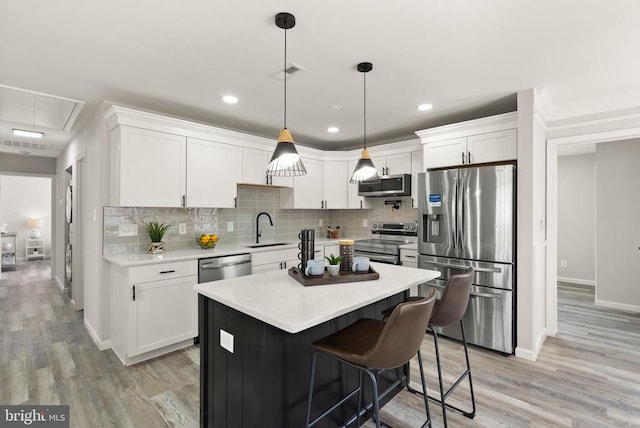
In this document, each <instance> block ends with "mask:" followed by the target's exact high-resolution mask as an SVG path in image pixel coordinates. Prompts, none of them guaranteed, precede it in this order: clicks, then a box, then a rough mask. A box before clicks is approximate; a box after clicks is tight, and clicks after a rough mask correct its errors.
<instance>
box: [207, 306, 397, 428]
mask: <svg viewBox="0 0 640 428" xmlns="http://www.w3.org/2000/svg"><path fill="white" fill-rule="evenodd" d="M403 298H404V293H401V294H400V295H398V296H394V297H392V298H389V299H385V300H384V301H383V302H382V303H379V304H373V305H369V306H367V307H366V308H363V309H359V310H357V311H354V312H352V313H349V314H346V315H344V316H341V317H339V318H337V319H335V320H331V321H328V322H325V323H323V324H320V325H318V326H315V327H313V328H310V329H307V330H305V331H302V332H300V333H298V334H290V333H287V332H284V331H282V330H280V329H277V328H275V327H273V326H271V325H269V324H266V323H263V322H261V321H258V320H256V319H255V318H252V317H250V316H248V315H245V314H243V313H241V312H238V311H236V310H234V309H231V308H229V307H226V306H224V305H222V304H220V303H217V302H213V301H211V300H208V299H205V300H206V301H203V299H204V298H202V297H201V303H200V318H201V319H200V331H201V338H202V339H203V340H202V341H201V343H200V347H201V358H202V359H201V367H202V370H201V375H202V379H201V385H202V388H201V400H202V401H201V402H202V404H203V406H202V407H203V409H202V410H201V417H202V419H201V426H215V427H246V428H249V427H260V428H265V427H274V428H287V427H291V428H298V427H300V426H303V425H304V420H305V417H306V408H307V396H308V390H309V380H310V375H311V355H312V351H311V343H312V342H313V341H315V340H317V339H320V338H322V337H325V336H327V335H329V334H331V333H333V332H335V331H337V330H339V329H341V328H344V327H346V326H347V325H349V324H351V323H352V322H355V321H356V320H357V319H359V318H362V317H365V316H366V317H368V318H378V319H379V318H380V311H381V310H382V309H384V308H386V307H388V306H390V305H393V304H395V303H398V302H399V301H401V300H402V299H403ZM220 329H224V330H225V331H228V332H229V333H231V334H232V335H233V336H234V347H235V349H234V353H229V352H228V351H226V350H225V349H223V348H222V347H221V346H220ZM402 375H403V370H402V369H398V370H390V371H388V372H386V374H384V375H383V376H381V386H382V387H384V386H385V385H389V384H390V382H391V381H392V380H395V379H396V378H397V377H398V376H402ZM387 379H388V380H387ZM357 384H358V370H355V369H352V368H347V367H345V366H344V365H342V364H340V363H338V362H337V361H336V360H334V359H330V358H328V357H327V356H325V355H320V356H319V358H318V362H317V371H316V381H315V382H314V386H315V388H314V391H315V392H314V400H313V411H312V415H318V414H319V413H321V411H323V410H324V409H326V408H328V407H330V406H331V405H333V404H334V403H335V402H336V401H338V400H339V399H340V398H342V397H343V396H344V394H346V393H347V392H349V391H351V390H352V389H353V388H355V387H356V386H357ZM364 384H365V397H366V398H365V399H369V397H371V388H370V386H369V385H370V384H369V383H368V382H367V379H365V382H364ZM392 395H393V394H392ZM204 407H207V408H204ZM356 407H357V403H356V398H355V397H354V398H353V399H352V400H351V401H350V402H349V403H347V405H345V406H343V409H342V410H337V411H336V412H335V413H334V414H333V415H332V416H331V417H330V418H327V419H326V421H323V422H322V423H321V424H318V426H319V427H334V426H340V425H341V424H342V423H344V421H345V420H346V419H347V418H349V417H350V416H351V415H352V414H353V413H354V412H355V409H356Z"/></svg>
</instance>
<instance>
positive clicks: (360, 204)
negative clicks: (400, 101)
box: [360, 199, 640, 250]
mask: <svg viewBox="0 0 640 428" xmlns="http://www.w3.org/2000/svg"><path fill="white" fill-rule="evenodd" d="M360 209H362V199H360ZM638 249H639V250H640V247H638Z"/></svg>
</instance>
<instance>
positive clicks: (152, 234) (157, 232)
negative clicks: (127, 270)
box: [144, 221, 171, 254]
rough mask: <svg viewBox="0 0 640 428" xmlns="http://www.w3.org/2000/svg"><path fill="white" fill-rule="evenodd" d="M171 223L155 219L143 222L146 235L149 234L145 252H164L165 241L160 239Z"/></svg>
mask: <svg viewBox="0 0 640 428" xmlns="http://www.w3.org/2000/svg"><path fill="white" fill-rule="evenodd" d="M170 227H171V225H168V224H164V223H158V222H157V221H150V222H149V223H144V228H145V230H146V231H147V235H149V239H150V240H151V242H149V247H148V248H147V253H150V254H159V253H164V252H165V251H166V250H165V245H166V243H165V242H164V241H163V240H162V238H163V237H164V234H165V233H166V232H167V229H169V228H170Z"/></svg>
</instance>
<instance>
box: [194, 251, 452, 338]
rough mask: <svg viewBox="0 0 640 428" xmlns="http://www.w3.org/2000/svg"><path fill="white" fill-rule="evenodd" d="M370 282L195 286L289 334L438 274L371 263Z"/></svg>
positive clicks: (267, 279)
mask: <svg viewBox="0 0 640 428" xmlns="http://www.w3.org/2000/svg"><path fill="white" fill-rule="evenodd" d="M371 266H372V267H373V269H375V270H376V271H377V272H378V273H379V274H380V278H379V279H377V280H373V281H360V282H345V283H340V284H326V285H313V286H306V287H305V286H304V285H302V284H300V283H299V282H298V281H296V280H295V279H293V278H291V277H290V276H289V273H288V271H287V270H278V271H273V272H265V273H259V274H255V275H249V276H243V277H239V278H232V279H225V280H222V281H213V282H205V283H202V284H198V285H196V286H195V287H194V288H195V290H196V291H197V292H198V293H200V294H202V295H203V296H206V297H208V298H210V299H212V300H215V301H217V302H220V303H222V304H223V305H226V306H228V307H230V308H233V309H235V310H237V311H239V312H242V313H244V314H246V315H249V316H251V317H253V318H256V319H258V320H260V321H263V322H265V323H267V324H270V325H272V326H274V327H277V328H279V329H281V330H284V331H286V332H289V333H299V332H301V331H303V330H306V329H307V328H310V327H313V326H316V325H318V324H321V323H323V322H325V321H329V320H331V319H334V318H336V317H339V316H341V315H344V314H346V313H349V312H351V311H354V310H356V309H359V308H362V307H364V306H367V305H369V304H371V303H375V302H377V301H379V300H382V299H385V298H387V297H390V296H393V295H395V294H397V293H400V292H402V291H405V290H407V289H409V288H410V287H412V286H414V285H417V284H421V283H423V282H426V281H430V280H432V279H434V278H437V277H439V276H440V272H437V271H432V270H426V269H415V268H407V267H402V266H396V265H390V264H384V263H371Z"/></svg>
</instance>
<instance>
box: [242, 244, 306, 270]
mask: <svg viewBox="0 0 640 428" xmlns="http://www.w3.org/2000/svg"><path fill="white" fill-rule="evenodd" d="M297 258H298V249H297V248H287V249H286V250H271V251H261V252H258V253H253V254H252V255H251V264H252V266H258V265H264V264H268V263H277V262H283V261H285V260H293V259H297Z"/></svg>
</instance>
